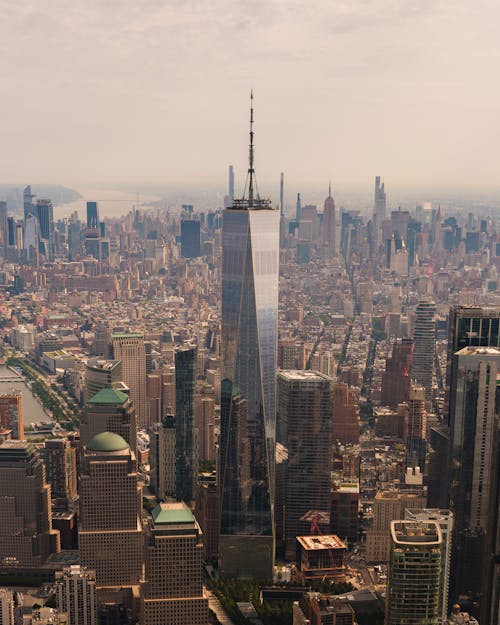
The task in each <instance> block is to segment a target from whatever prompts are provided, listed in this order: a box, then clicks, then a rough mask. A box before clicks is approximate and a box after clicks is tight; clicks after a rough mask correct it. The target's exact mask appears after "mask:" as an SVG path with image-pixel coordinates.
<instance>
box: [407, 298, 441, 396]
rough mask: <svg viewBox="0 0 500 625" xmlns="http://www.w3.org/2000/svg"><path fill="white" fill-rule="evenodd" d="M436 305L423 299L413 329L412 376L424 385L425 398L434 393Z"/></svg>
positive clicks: (418, 305) (419, 304) (416, 312)
mask: <svg viewBox="0 0 500 625" xmlns="http://www.w3.org/2000/svg"><path fill="white" fill-rule="evenodd" d="M435 314H436V305H435V304H434V302H429V301H422V302H419V303H418V304H417V308H416V310H415V329H414V331H413V343H414V346H415V347H414V350H413V363H412V367H411V378H412V380H416V381H417V382H418V383H419V384H421V385H422V386H423V387H424V390H425V399H426V400H427V401H429V400H430V399H431V394H432V374H433V371H434V351H435V346H436V321H435V318H434V316H435Z"/></svg>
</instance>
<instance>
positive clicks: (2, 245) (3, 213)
mask: <svg viewBox="0 0 500 625" xmlns="http://www.w3.org/2000/svg"><path fill="white" fill-rule="evenodd" d="M8 245H9V222H8V218H7V202H6V201H5V200H0V249H1V250H2V257H3V258H5V257H6V255H7V247H8Z"/></svg>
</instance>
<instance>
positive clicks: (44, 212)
mask: <svg viewBox="0 0 500 625" xmlns="http://www.w3.org/2000/svg"><path fill="white" fill-rule="evenodd" d="M36 211H37V215H38V223H39V224H40V231H39V233H40V242H39V251H40V254H41V255H42V256H44V257H45V260H48V261H52V260H54V252H55V248H54V208H53V206H52V202H51V201H50V200H37V203H36Z"/></svg>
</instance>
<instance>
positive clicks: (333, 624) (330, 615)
mask: <svg viewBox="0 0 500 625" xmlns="http://www.w3.org/2000/svg"><path fill="white" fill-rule="evenodd" d="M292 609H293V625H354V624H355V622H356V620H355V616H356V615H355V613H354V610H353V609H352V607H351V606H350V605H349V604H347V603H345V602H343V601H339V600H338V599H336V598H335V597H330V596H327V595H322V594H320V593H319V592H305V593H304V594H303V595H302V597H301V598H300V600H299V601H295V602H294V604H293V608H292Z"/></svg>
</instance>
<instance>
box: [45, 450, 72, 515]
mask: <svg viewBox="0 0 500 625" xmlns="http://www.w3.org/2000/svg"><path fill="white" fill-rule="evenodd" d="M41 451H42V455H43V458H44V460H45V469H46V471H47V481H48V482H49V483H50V486H51V495H52V499H63V500H65V501H66V502H68V503H70V502H73V501H75V499H76V495H77V471H76V449H75V448H74V447H73V446H72V445H71V443H70V441H69V440H68V439H67V438H55V439H53V440H50V439H49V440H46V441H45V443H44V448H43V449H42V450H41Z"/></svg>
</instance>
